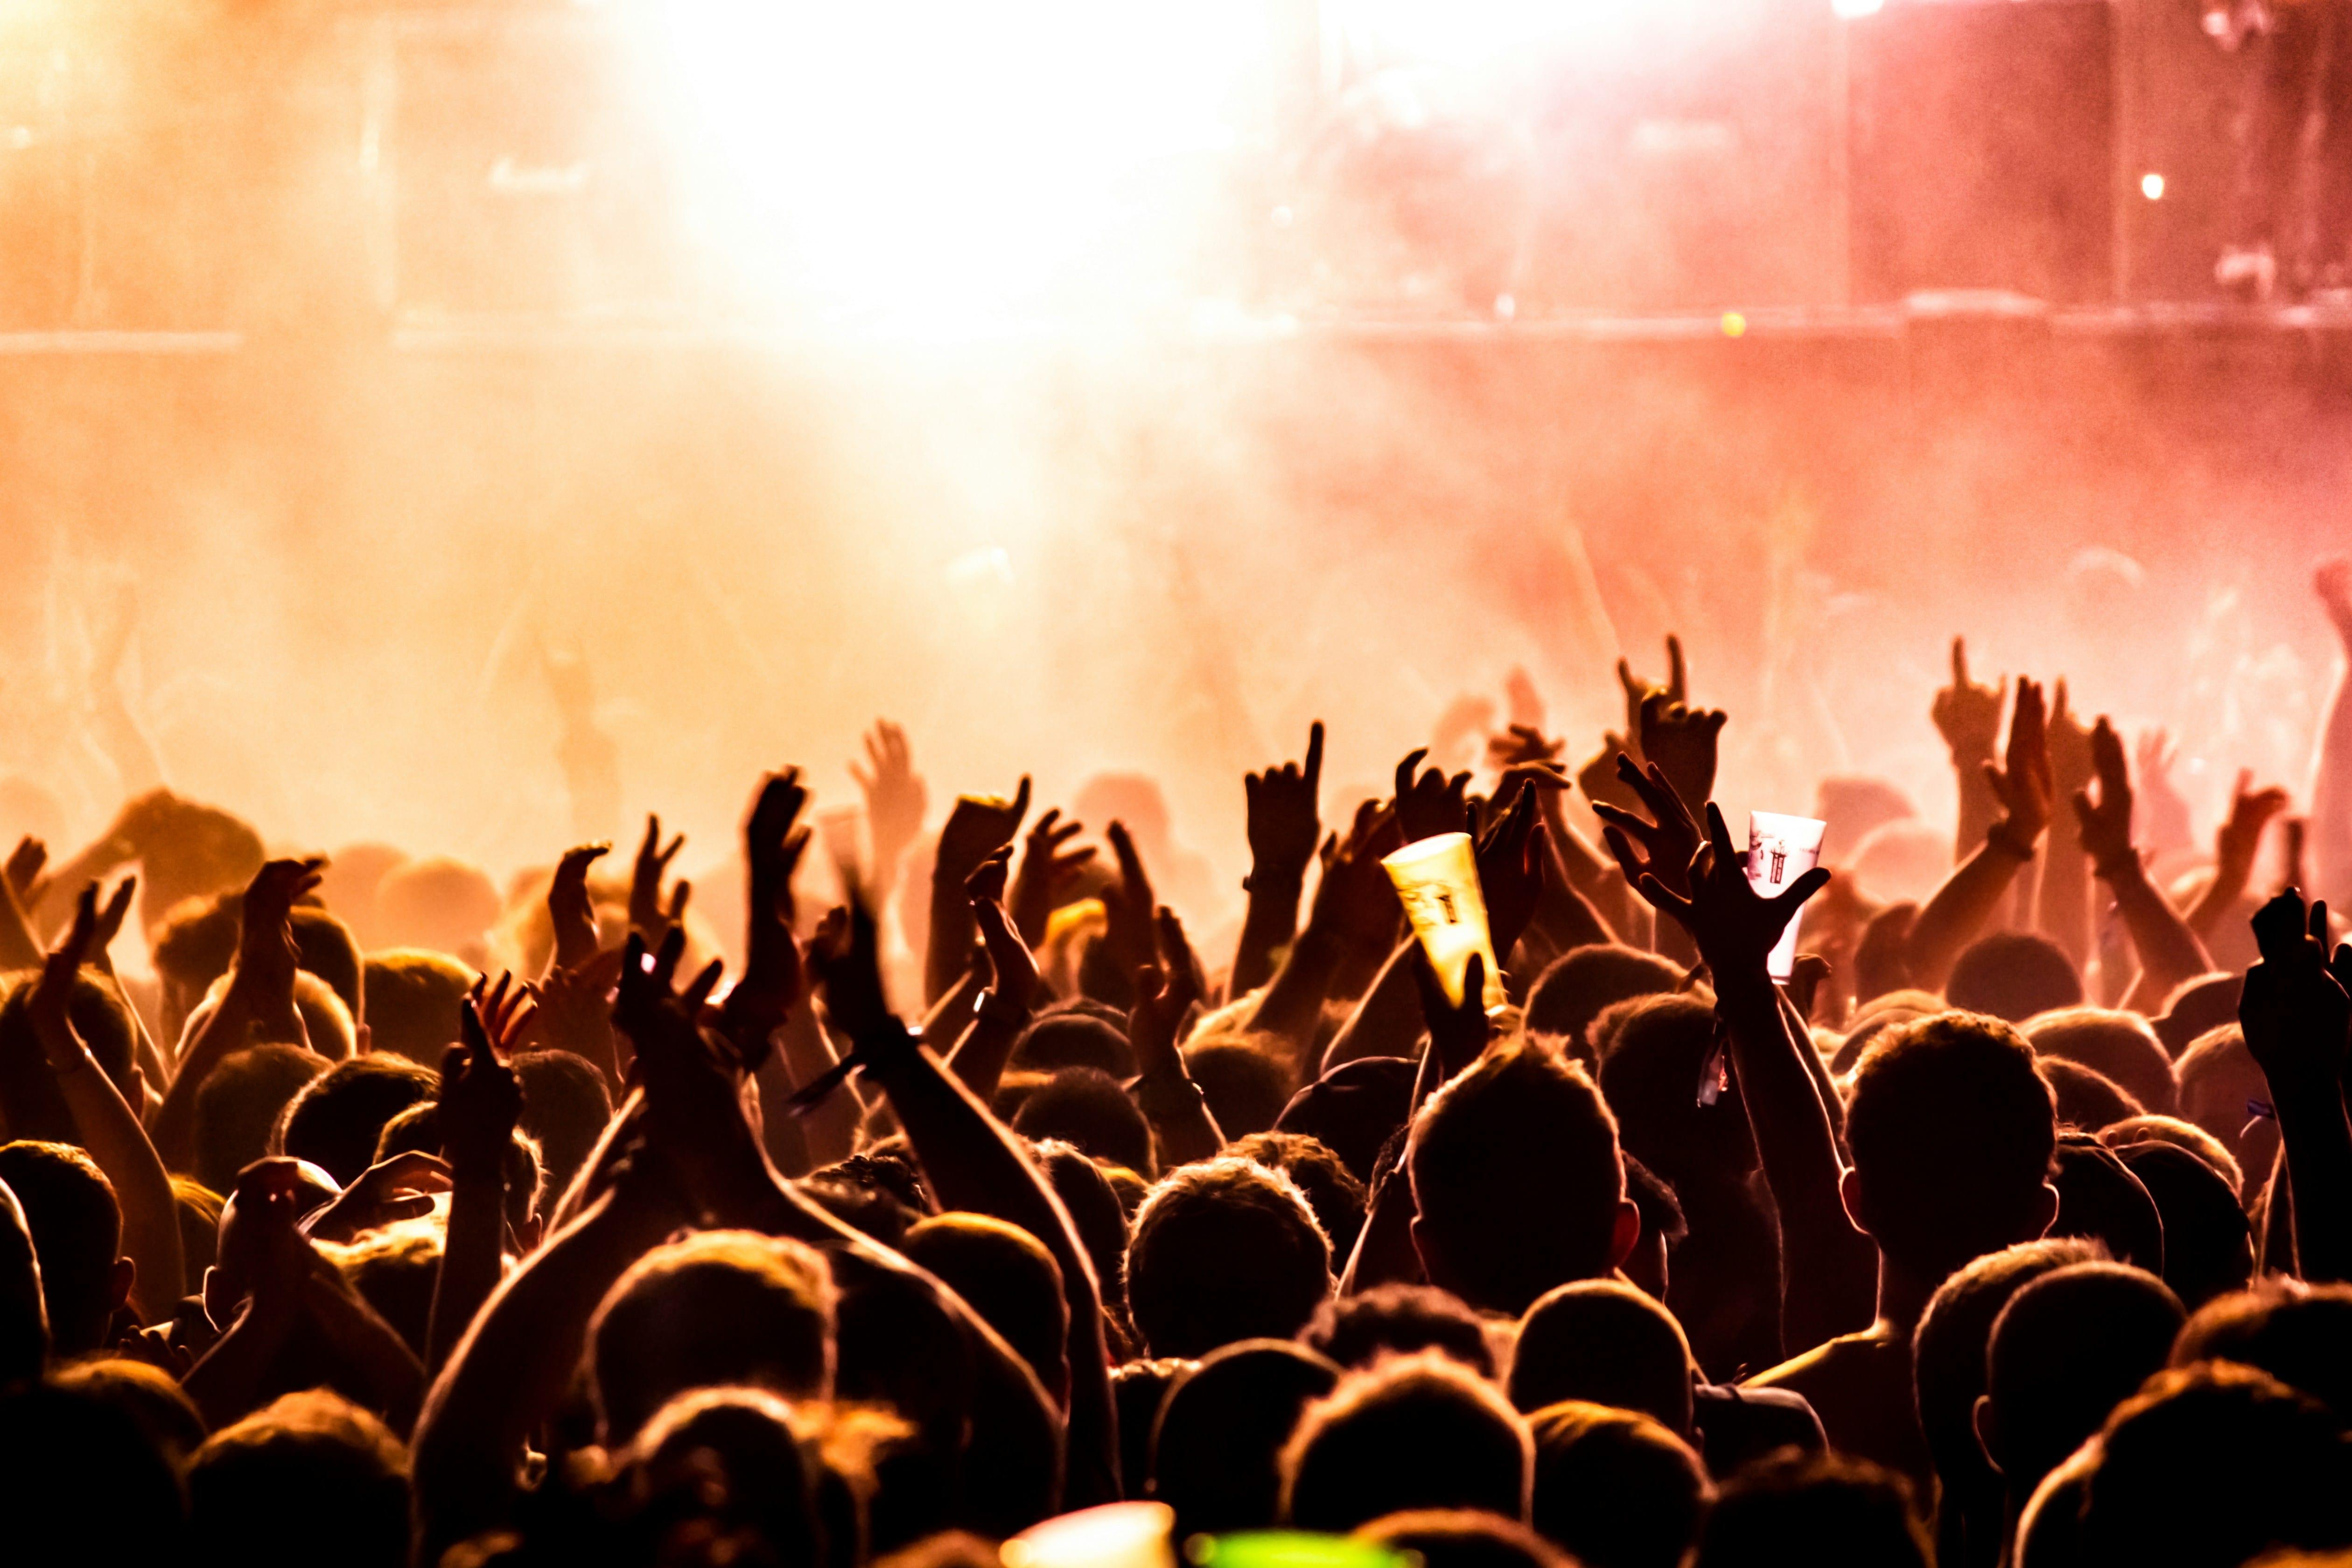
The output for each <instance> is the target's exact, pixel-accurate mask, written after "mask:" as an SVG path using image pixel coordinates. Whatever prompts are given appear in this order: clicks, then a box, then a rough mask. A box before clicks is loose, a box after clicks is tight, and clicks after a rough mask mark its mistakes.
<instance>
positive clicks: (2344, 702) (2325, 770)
mask: <svg viewBox="0 0 2352 1568" xmlns="http://www.w3.org/2000/svg"><path fill="white" fill-rule="evenodd" d="M2346 651H2347V658H2352V645H2347V650H2346ZM2311 851H2312V869H2313V873H2314V876H2315V880H2316V881H2317V882H2318V884H2319V886H2318V888H2317V889H2316V891H2317V893H2318V895H2319V896H2320V897H2322V898H2328V899H2341V898H2343V897H2345V896H2346V889H2347V887H2352V666H2347V668H2345V669H2343V670H2341V671H2339V672H2338V673H2337V675H2336V690H2335V692H2334V694H2333V695H2332V696H2330V697H2329V699H2328V701H2327V721H2326V726H2325V727H2324V728H2323V729H2322V730H2321V731H2320V742H2319V767H2318V772H2317V773H2316V774H2315V776H2314V778H2313V780H2312V785H2311Z"/></svg>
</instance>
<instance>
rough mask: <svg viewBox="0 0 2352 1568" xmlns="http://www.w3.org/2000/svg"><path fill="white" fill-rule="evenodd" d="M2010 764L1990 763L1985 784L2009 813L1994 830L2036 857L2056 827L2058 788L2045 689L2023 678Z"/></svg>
mask: <svg viewBox="0 0 2352 1568" xmlns="http://www.w3.org/2000/svg"><path fill="white" fill-rule="evenodd" d="M2004 763H2005V765H1998V764H1995V763H1992V762H1990V761H1987V762H1986V763H1984V777H1985V782H1986V784H1990V786H1991V788H1992V793H1993V796H1994V798H1995V799H1997V800H1999V801H2000V805H2001V810H2002V811H2003V813H2004V814H2005V816H2004V819H2003V820H2002V821H2001V822H2000V823H1999V824H1996V825H1995V826H1994V830H1993V831H1994V832H1995V833H1997V834H2000V835H2001V836H2002V837H2005V838H2007V839H2008V840H2009V843H2010V846H2011V848H2012V849H2014V850H2016V851H2018V852H2019V853H2021V854H2022V855H2029V856H2030V855H2031V854H2032V852H2033V846H2034V843H2035V841H2036V840H2038V839H2040V838H2041V837H2042V830H2043V829H2044V828H2046V827H2048V826H2050V811H2051V806H2052V803H2053V801H2054V800H2055V799H2056V793H2057V785H2056V782H2055V780H2054V779H2053V776H2052V773H2051V767H2050V743H2049V736H2048V732H2047V727H2046V721H2045V720H2044V717H2043V710H2042V688H2041V686H2040V685H2039V684H2037V683H2036V682H2034V681H2031V680H2028V679H2025V678H2024V677H2022V676H2020V677H2019V678H2018V681H2017V710H2016V711H2015V712H2014V713H2013V714H2011V717H2010V721H2009V751H2008V753H2007V755H2006V756H2005V758H2004Z"/></svg>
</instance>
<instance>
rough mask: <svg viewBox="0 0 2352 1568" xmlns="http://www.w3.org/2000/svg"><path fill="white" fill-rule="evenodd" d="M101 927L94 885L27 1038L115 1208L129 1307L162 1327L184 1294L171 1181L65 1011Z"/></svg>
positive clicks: (42, 989) (124, 894)
mask: <svg viewBox="0 0 2352 1568" xmlns="http://www.w3.org/2000/svg"><path fill="white" fill-rule="evenodd" d="M130 892H131V883H130V882H129V881H128V880H125V881H124V883H123V884H122V886H121V888H118V889H116V890H115V896H114V899H113V900H112V902H111V904H110V911H111V913H112V914H113V916H114V918H115V919H116V920H118V921H119V920H120V919H121V910H122V908H123V907H124V906H126V905H127V904H128V903H129V902H130ZM99 925H100V914H99V911H98V884H97V883H95V882H93V883H90V884H89V886H87V887H85V888H83V889H82V890H81V896H80V898H79V899H78V900H76V901H75V904H74V917H73V924H72V925H71V926H70V927H69V928H68V930H67V931H66V934H65V936H64V938H63V939H62V940H60V941H59V942H58V945H57V948H56V951H54V952H51V953H49V954H48V956H47V959H45V960H44V961H43V963H42V965H41V977H40V979H39V980H38V981H37V982H36V983H35V984H34V987H33V995H32V1003H31V1009H30V1011H31V1016H32V1023H33V1032H34V1034H35V1035H36V1036H37V1037H38V1038H39V1040H40V1043H41V1054H42V1055H43V1057H45V1058H47V1061H48V1065H49V1071H50V1072H51V1074H52V1075H54V1076H55V1078H56V1079H57V1085H58V1092H59V1093H60V1094H61V1095H62V1096H63V1097H64V1099H65V1102H66V1109H67V1110H68V1111H70V1112H71V1113H72V1115H73V1120H74V1132H75V1135H76V1140H77V1141H78V1142H79V1143H80V1144H81V1146H82V1147H83V1148H85V1149H87V1150H89V1156H90V1158H91V1159H93V1160H95V1161H97V1162H98V1168H99V1169H100V1170H101V1171H103V1172H105V1173H106V1179H107V1180H108V1181H109V1182H111V1183H112V1184H114V1195H115V1197H116V1198H117V1199H118V1200H119V1201H120V1202H121V1206H122V1251H123V1255H124V1256H125V1257H127V1258H130V1259H131V1265H132V1270H133V1272H132V1279H131V1305H132V1306H133V1307H135V1308H137V1309H138V1311H139V1315H140V1316H141V1317H142V1318H143V1319H145V1320H146V1321H149V1322H151V1323H153V1322H161V1321H163V1320H164V1319H166V1318H168V1317H170V1316H171V1315H172V1313H173V1310H174V1309H175V1308H176V1307H177V1306H178V1304H179V1300H180V1297H181V1295H182V1294H183V1293H184V1290H185V1289H186V1281H185V1278H184V1267H183V1264H182V1260H181V1254H180V1211H179V1205H178V1204H177V1203H176V1202H175V1201H174V1200H173V1196H172V1177H171V1174H170V1173H169V1172H167V1171H166V1170H165V1169H164V1168H163V1160H162V1159H161V1158H160V1157H159V1156H158V1155H157V1154H156V1152H155V1146H154V1145H153V1144H152V1143H151V1142H148V1140H147V1133H146V1131H145V1129H143V1128H142V1127H141V1126H140V1125H139V1118H138V1116H137V1114H136V1113H135V1112H133V1111H132V1110H131V1107H130V1105H129V1104H128V1103H127V1102H126V1101H125V1100H123V1098H122V1095H121V1091H120V1090H118V1089H116V1088H115V1087H114V1082H113V1080H112V1079H110V1078H108V1077H107V1076H106V1074H105V1073H104V1072H103V1071H101V1070H100V1068H99V1066H98V1063H97V1062H96V1060H95V1059H94V1058H92V1057H91V1056H90V1054H89V1047H88V1046H86V1045H84V1044H83V1043H82V1039H81V1037H80V1035H79V1034H78V1033H77V1032H76V1031H75V1029H74V1026H73V1019H72V1017H71V1016H70V1015H69V1014H68V1010H67V1009H68V1005H69V1004H70V1003H71V1002H72V1000H73V991H74V983H75V981H76V979H77V978H78V977H79V975H80V973H81V965H82V960H83V958H84V956H85V955H86V954H87V953H88V952H89V948H90V944H91V943H92V942H94V941H95V940H96V936H97V931H98V928H99Z"/></svg>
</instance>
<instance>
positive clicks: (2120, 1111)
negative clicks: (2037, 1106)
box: [2034, 1057, 2147, 1132]
mask: <svg viewBox="0 0 2352 1568" xmlns="http://www.w3.org/2000/svg"><path fill="white" fill-rule="evenodd" d="M2034 1068H2035V1070H2036V1071H2038V1072H2040V1073H2041V1074H2042V1081H2043V1082H2044V1083H2047V1084H2048V1085H2049V1086H2050V1099H2051V1100H2052V1102H2053V1104H2054V1105H2055V1107H2056V1109H2057V1112H2058V1123H2059V1125H2060V1126H2062V1127H2079V1128H2081V1129H2082V1130H2083V1131H2085V1132H2096V1131H2099V1130H2100V1129H2101V1128H2103V1127H2110V1126H2113V1125H2114V1124H2115V1123H2116V1122H2118V1121H2126V1120H2128V1119H2130V1118H2131V1117H2135V1116H2145V1115H2147V1108H2146V1107H2145V1106H2143V1105H2141V1104H2140V1102H2139V1101H2138V1100H2134V1099H2133V1098H2132V1097H2131V1096H2130V1095H2129V1094H2126V1092H2124V1088H2123V1086H2122V1085H2121V1084H2119V1083H2117V1082H2116V1080H2115V1079H2111V1078H2109V1077H2108V1076H2107V1075H2106V1074H2105V1073H2103V1072H2100V1071H2098V1070H2097V1069H2095V1068H2086V1067H2084V1065H2083V1064H2082V1063H2081V1062H2076V1061H2069V1060H2067V1059H2066V1058H2064V1057H2043V1058H2042V1059H2041V1060H2040V1061H2038V1062H2036V1063H2035V1064H2034Z"/></svg>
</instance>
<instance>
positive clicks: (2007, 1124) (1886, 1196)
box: [1845, 1013, 2057, 1279]
mask: <svg viewBox="0 0 2352 1568" xmlns="http://www.w3.org/2000/svg"><path fill="white" fill-rule="evenodd" d="M2033 1065H2034V1064H2033V1047H2031V1046H2029V1045H2027V1044H2026V1043H2025V1040H2024V1038H2023V1037H2021V1036H2020V1035H2019V1034H2018V1032H2017V1030H2016V1029H2015V1028H2013V1027H2012V1026H2010V1025H2008V1024H2005V1023H2002V1022H2001V1021H2000V1019H1998V1018H1992V1017H1987V1016H1983V1015H1981V1014H1969V1013H1941V1014H1937V1016H1934V1017H1931V1018H1921V1019H1918V1020H1917V1021H1916V1022H1914V1023H1909V1024H1904V1025H1900V1026H1897V1027H1895V1028H1894V1029H1892V1030H1889V1031H1888V1032H1887V1033H1886V1034H1885V1035H1883V1036H1881V1037H1879V1039H1878V1041H1877V1043H1876V1044H1874V1045H1873V1046H1872V1047H1870V1049H1869V1051H1868V1052H1867V1053H1865V1054H1864V1057H1863V1059H1862V1063H1861V1065H1860V1066H1859V1067H1857V1068H1855V1069H1854V1075H1853V1095H1852V1098H1851V1099H1850V1100H1849V1102H1848V1105H1847V1109H1846V1128H1845V1131H1846V1142H1847V1146H1848V1147H1849V1148H1850V1149H1851V1150H1852V1152H1853V1173H1854V1177H1855V1180H1856V1183H1857V1184H1858V1185H1859V1187H1860V1194H1859V1198H1860V1201H1859V1204H1858V1205H1857V1206H1858V1207H1859V1208H1860V1209H1861V1210H1862V1211H1863V1212H1862V1213H1861V1215H1860V1216H1859V1217H1860V1218H1861V1219H1862V1221H1863V1223H1864V1228H1866V1229H1867V1230H1868V1231H1869V1232H1870V1234H1871V1237H1872V1238H1873V1239H1874V1240H1875V1241H1876V1242H1877V1244H1878V1248H1879V1250H1880V1251H1881V1252H1883V1253H1885V1255H1886V1256H1887V1257H1888V1258H1891V1259H1893V1260H1895V1262H1896V1263H1898V1264H1899V1265H1901V1266H1902V1267H1904V1268H1907V1269H1909V1270H1911V1271H1912V1272H1914V1273H1916V1274H1917V1275H1919V1276H1920V1277H1922V1278H1923V1279H1942V1278H1943V1277H1944V1276H1945V1275H1947V1274H1949V1273H1950V1272H1951V1271H1952V1270H1953V1269H1955V1268H1958V1267H1959V1266H1960V1265H1961V1264H1963V1263H1966V1262H1967V1261H1968V1260H1969V1258H1977V1257H1980V1256H1982V1255H1983V1254H1985V1253H1988V1252H1995V1251H1998V1250H2000V1248H2001V1247H2006V1246H2008V1245H2009V1244H2010V1243H2011V1242H2016V1241H2026V1240H2031V1239H2032V1237H2034V1236H2035V1235H2036V1234H2038V1232H2039V1229H2040V1226H2042V1223H2043V1221H2044V1220H2045V1219H2046V1218H2047V1215H2046V1214H2045V1213H2044V1212H2043V1210H2044V1205H2046V1203H2047V1201H2048V1199H2047V1195H2046V1193H2045V1189H2044V1186H2043V1184H2044V1183H2045V1182H2046V1181H2047V1180H2048V1178H2049V1174H2050V1156H2051V1152H2052V1150H2053V1147H2054V1146H2055V1144H2056V1142H2057V1118H2056V1114H2055V1112H2054V1110H2053V1106H2052V1102H2051V1098H2050V1086H2049V1085H2048V1084H2047V1083H2045V1082H2043V1081H2042V1076H2041V1075H2040V1074H2039V1073H2037V1072H2035V1071H2034V1070H2033Z"/></svg>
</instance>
